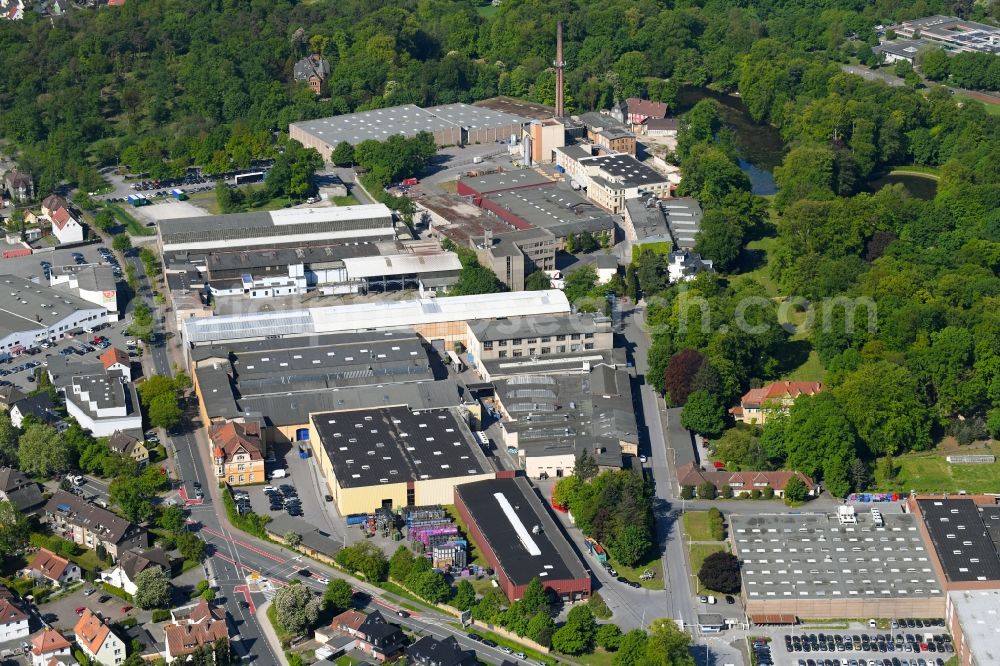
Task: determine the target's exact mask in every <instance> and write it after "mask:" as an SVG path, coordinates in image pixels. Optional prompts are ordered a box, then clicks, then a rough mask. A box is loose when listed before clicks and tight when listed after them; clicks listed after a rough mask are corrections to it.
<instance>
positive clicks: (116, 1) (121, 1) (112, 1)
mask: <svg viewBox="0 0 1000 666" xmlns="http://www.w3.org/2000/svg"><path fill="white" fill-rule="evenodd" d="M124 6H125V0H108V7H124Z"/></svg>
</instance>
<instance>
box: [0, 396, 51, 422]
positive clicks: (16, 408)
mask: <svg viewBox="0 0 1000 666" xmlns="http://www.w3.org/2000/svg"><path fill="white" fill-rule="evenodd" d="M26 416H31V417H33V418H35V419H37V420H38V421H41V422H42V423H48V424H49V425H56V424H57V423H60V422H61V421H62V420H63V419H62V416H60V415H59V413H58V412H57V411H56V405H55V403H54V402H52V397H51V396H50V395H49V394H48V393H36V394H35V395H31V396H28V397H27V398H22V399H20V400H18V401H17V402H15V403H14V404H12V405H11V407H10V422H11V423H13V424H14V427H15V428H20V427H21V426H22V424H23V423H24V419H25V417H26Z"/></svg>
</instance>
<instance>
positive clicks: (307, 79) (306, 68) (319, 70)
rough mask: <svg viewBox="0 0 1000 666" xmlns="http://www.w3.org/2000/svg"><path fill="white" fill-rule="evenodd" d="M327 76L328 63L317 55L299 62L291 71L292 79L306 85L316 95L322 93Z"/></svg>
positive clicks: (328, 72)
mask: <svg viewBox="0 0 1000 666" xmlns="http://www.w3.org/2000/svg"><path fill="white" fill-rule="evenodd" d="M329 76H330V61H329V60H327V59H326V58H323V57H322V56H320V55H319V54H318V53H313V54H311V55H308V56H306V57H305V58H303V59H302V60H299V61H298V62H297V63H295V67H294V68H293V69H292V77H293V78H294V79H295V80H296V81H299V82H302V83H305V84H307V85H308V86H309V89H310V90H312V91H313V92H314V93H316V94H317V95H320V94H322V93H323V86H324V84H325V82H326V79H327V77H329Z"/></svg>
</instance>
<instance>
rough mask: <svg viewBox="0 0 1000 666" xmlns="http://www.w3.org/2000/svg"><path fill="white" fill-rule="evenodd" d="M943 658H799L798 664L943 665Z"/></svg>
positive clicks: (803, 665)
mask: <svg viewBox="0 0 1000 666" xmlns="http://www.w3.org/2000/svg"><path fill="white" fill-rule="evenodd" d="M944 664H945V661H944V659H941V658H937V659H900V658H898V657H893V658H892V659H799V665H798V666H944Z"/></svg>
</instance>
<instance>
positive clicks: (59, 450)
mask: <svg viewBox="0 0 1000 666" xmlns="http://www.w3.org/2000/svg"><path fill="white" fill-rule="evenodd" d="M17 457H18V464H19V466H20V469H21V471H22V472H24V473H25V474H27V475H29V476H41V477H49V476H52V475H53V474H59V473H62V472H66V471H68V470H69V468H70V466H71V465H72V463H73V452H72V451H71V450H70V447H68V446H66V444H65V442H63V440H62V438H61V437H60V436H59V433H58V432H56V429H55V428H53V427H52V426H50V425H47V424H44V423H38V422H33V423H31V424H30V425H28V426H27V427H26V428H25V429H24V432H23V433H21V437H20V439H19V447H18V453H17Z"/></svg>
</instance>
